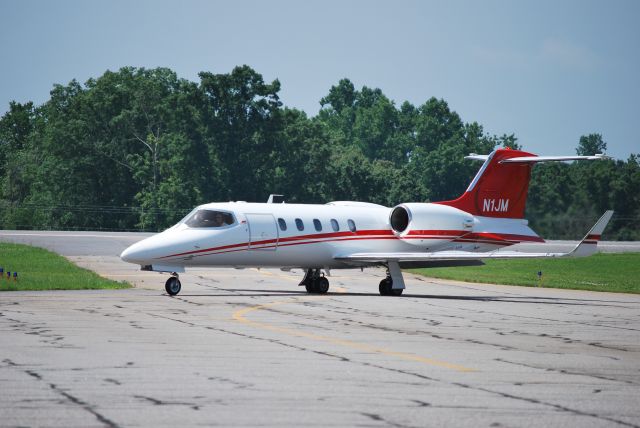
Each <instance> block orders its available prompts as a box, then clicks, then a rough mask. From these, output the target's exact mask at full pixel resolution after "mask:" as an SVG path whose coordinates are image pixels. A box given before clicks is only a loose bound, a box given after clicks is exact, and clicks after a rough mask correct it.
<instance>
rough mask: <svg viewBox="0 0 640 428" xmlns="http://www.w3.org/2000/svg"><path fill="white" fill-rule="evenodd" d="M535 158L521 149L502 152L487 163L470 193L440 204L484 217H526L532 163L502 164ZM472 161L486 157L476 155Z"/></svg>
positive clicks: (492, 156)
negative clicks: (505, 161)
mask: <svg viewBox="0 0 640 428" xmlns="http://www.w3.org/2000/svg"><path fill="white" fill-rule="evenodd" d="M529 156H535V155H533V154H531V153H527V152H523V151H520V150H510V149H498V150H495V151H494V152H493V153H491V154H490V155H489V156H488V157H487V158H486V160H485V162H484V164H483V165H482V168H480V171H478V173H477V174H476V176H475V178H474V179H473V181H472V182H471V184H470V185H469V187H468V188H467V190H466V192H464V193H463V194H462V196H460V197H459V198H458V199H455V200H453V201H444V202H438V203H439V204H443V205H449V206H451V207H455V208H458V209H460V210H462V211H466V212H468V213H469V214H473V215H479V216H484V217H499V218H524V208H525V204H526V201H527V193H528V191H529V179H530V178H531V167H532V166H533V165H532V164H531V163H528V162H525V163H520V162H517V163H501V161H503V160H505V159H512V158H518V157H529ZM471 158H472V159H483V158H484V157H475V156H472V157H471Z"/></svg>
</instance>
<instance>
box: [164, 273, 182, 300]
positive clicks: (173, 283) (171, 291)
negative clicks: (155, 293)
mask: <svg viewBox="0 0 640 428" xmlns="http://www.w3.org/2000/svg"><path fill="white" fill-rule="evenodd" d="M164 289H165V291H166V292H167V294H168V295H169V296H175V295H177V294H178V293H179V292H180V290H181V289H182V284H180V280H179V279H178V278H176V277H175V276H172V277H170V278H169V279H167V282H165V283H164Z"/></svg>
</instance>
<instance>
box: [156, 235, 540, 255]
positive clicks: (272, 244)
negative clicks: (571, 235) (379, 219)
mask: <svg viewBox="0 0 640 428" xmlns="http://www.w3.org/2000/svg"><path fill="white" fill-rule="evenodd" d="M417 232H423V233H426V234H425V235H418V234H417ZM460 232H462V231H457V230H423V231H410V232H409V233H408V234H407V235H406V236H404V237H398V236H396V235H394V233H393V231H391V230H361V231H357V232H347V231H345V232H333V233H316V234H307V235H299V236H289V237H284V238H280V239H267V240H262V241H254V242H242V243H238V244H229V245H222V246H219V247H211V248H205V249H199V250H193V251H186V252H183V253H177V254H171V255H168V256H163V257H160V258H161V259H167V258H171V257H180V256H192V257H200V256H205V255H213V254H223V253H229V252H236V251H244V250H254V249H268V248H276V247H288V246H292V245H306V244H316V243H322V242H339V241H353V240H376V239H385V240H386V239H399V240H404V239H449V240H452V242H464V243H474V242H475V243H480V244H493V245H504V246H506V245H512V244H515V243H518V242H524V241H526V242H544V240H542V239H541V238H539V237H537V236H529V235H514V234H497V233H496V234H494V233H485V232H482V233H467V234H466V235H462V236H461V235H460ZM409 235H411V236H409ZM456 237H458V238H457V239H454V238H456ZM301 241H304V242H301ZM250 245H251V247H249V246H250Z"/></svg>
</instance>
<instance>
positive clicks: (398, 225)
mask: <svg viewBox="0 0 640 428" xmlns="http://www.w3.org/2000/svg"><path fill="white" fill-rule="evenodd" d="M409 221H411V216H410V214H409V211H408V210H407V209H406V208H405V207H403V206H397V207H395V208H394V209H393V211H391V217H390V218H389V222H390V223H391V228H392V229H393V231H394V232H396V233H402V232H404V231H405V230H407V227H408V226H409Z"/></svg>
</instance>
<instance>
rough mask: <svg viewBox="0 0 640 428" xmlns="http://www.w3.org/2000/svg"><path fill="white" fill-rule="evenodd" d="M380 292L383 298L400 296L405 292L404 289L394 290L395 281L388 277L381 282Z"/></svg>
mask: <svg viewBox="0 0 640 428" xmlns="http://www.w3.org/2000/svg"><path fill="white" fill-rule="evenodd" d="M378 290H379V291H380V295H381V296H400V295H402V292H403V291H404V289H402V288H393V279H391V276H387V277H386V278H385V279H383V280H382V281H380V285H379V286H378Z"/></svg>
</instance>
